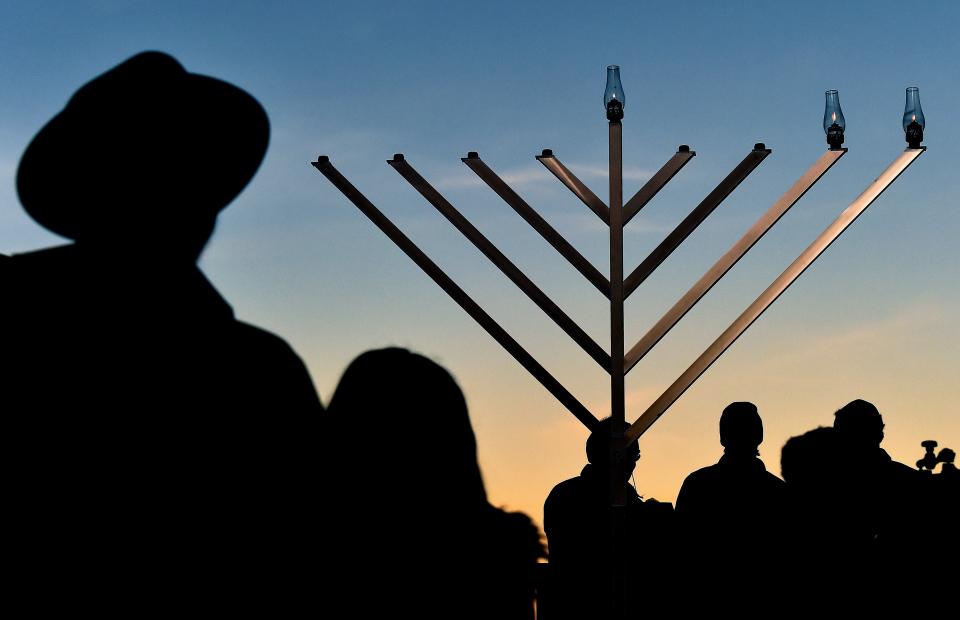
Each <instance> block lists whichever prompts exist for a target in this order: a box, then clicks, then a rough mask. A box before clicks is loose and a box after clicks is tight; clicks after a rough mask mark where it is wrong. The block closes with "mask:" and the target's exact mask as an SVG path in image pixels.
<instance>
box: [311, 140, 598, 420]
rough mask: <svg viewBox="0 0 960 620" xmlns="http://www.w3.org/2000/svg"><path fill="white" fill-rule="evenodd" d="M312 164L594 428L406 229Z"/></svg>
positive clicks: (333, 173)
mask: <svg viewBox="0 0 960 620" xmlns="http://www.w3.org/2000/svg"><path fill="white" fill-rule="evenodd" d="M311 163H312V165H313V166H314V167H315V168H316V169H317V170H319V171H320V172H321V173H323V175H324V176H325V177H327V179H328V180H329V181H330V182H331V183H333V185H334V187H336V188H337V189H338V190H340V192H341V193H342V194H343V195H344V196H346V197H347V198H348V199H349V200H350V202H352V203H353V204H354V205H355V206H356V207H357V208H358V209H360V211H361V212H362V213H363V214H364V215H366V216H367V217H368V218H369V219H370V221H371V222H373V223H374V225H376V226H377V228H379V229H380V230H381V231H383V233H384V234H385V235H387V237H389V238H390V240H391V241H393V242H394V243H395V244H396V245H397V247H399V248H400V249H401V250H402V251H403V252H404V254H406V255H407V256H409V257H410V259H411V260H412V261H413V262H414V263H416V264H417V266H418V267H420V269H422V270H423V271H424V273H426V274H427V275H428V276H430V278H431V279H432V280H433V281H434V282H436V283H437V284H438V285H439V286H440V288H442V289H443V290H444V291H445V292H446V293H447V295H449V296H450V297H451V298H452V299H453V300H454V301H455V302H457V304H458V305H459V306H460V307H461V308H463V309H464V310H465V311H466V313H467V314H469V315H470V316H471V317H473V319H474V320H475V321H476V322H477V323H479V324H480V326H481V327H482V328H483V329H485V330H486V331H487V333H488V334H490V335H491V336H492V337H493V339H494V340H496V341H497V342H499V343H500V345H501V346H502V347H503V348H504V349H506V350H507V352H508V353H510V355H512V356H513V357H514V359H516V360H517V362H519V363H520V365H521V366H523V367H524V368H525V369H526V370H527V372H529V373H530V374H531V375H533V377H534V378H535V379H536V380H537V381H539V382H540V384H541V385H543V387H545V388H546V389H547V391H549V392H550V393H551V394H553V395H554V396H555V397H556V398H557V400H559V401H560V402H561V403H562V404H563V405H564V406H565V407H566V408H567V409H569V410H570V413H572V414H573V415H574V416H575V417H576V418H577V419H578V420H580V422H582V423H583V424H584V426H586V427H587V428H589V429H593V428H594V427H595V426H596V424H597V418H596V417H595V416H594V415H593V414H592V413H590V411H589V410H588V409H587V408H586V407H584V406H583V404H582V403H580V401H579V400H577V398H576V397H575V396H574V395H573V394H571V393H570V392H569V391H567V389H566V388H564V387H563V385H561V384H560V382H559V381H557V380H556V379H555V378H554V377H553V375H551V374H550V372H549V371H548V370H547V369H546V368H544V367H543V366H541V365H540V363H539V362H537V360H536V359H534V358H533V356H532V355H530V354H529V353H527V351H526V350H525V349H524V348H523V347H522V346H521V345H520V344H519V343H518V342H517V341H516V340H514V339H513V338H512V337H511V336H510V334H508V333H507V332H506V330H504V329H503V328H502V327H500V325H499V324H498V323H497V322H496V321H495V320H493V318H492V317H491V316H490V315H489V314H487V313H486V312H485V311H484V310H483V308H481V307H480V306H479V305H478V304H477V303H476V302H475V301H474V300H473V299H472V298H471V297H470V296H469V295H468V294H467V293H466V291H464V290H463V289H462V288H460V287H459V286H458V285H457V283H456V282H454V281H453V280H451V279H450V277H449V276H447V274H446V273H444V271H443V270H442V269H440V267H439V266H437V264H436V263H434V262H433V261H432V260H430V258H429V257H428V256H427V255H426V254H424V253H423V251H422V250H421V249H420V248H419V247H417V245H416V244H415V243H414V242H413V241H411V240H410V239H409V238H408V237H407V236H406V235H405V234H403V232H402V231H401V230H400V229H399V228H397V227H396V225H394V223H393V222H391V221H390V219H389V218H387V216H385V215H384V214H383V213H381V212H380V210H379V209H377V208H376V207H375V206H374V205H373V203H371V202H370V201H369V200H367V198H366V196H364V195H363V194H361V193H360V191H359V190H358V189H357V188H356V187H354V186H353V184H351V183H350V181H348V180H347V179H346V177H344V176H343V175H342V174H340V171H338V170H337V169H336V168H335V167H334V166H333V164H331V163H330V159H329V158H328V157H326V156H323V155H321V156H320V157H318V158H317V161H316V162H311Z"/></svg>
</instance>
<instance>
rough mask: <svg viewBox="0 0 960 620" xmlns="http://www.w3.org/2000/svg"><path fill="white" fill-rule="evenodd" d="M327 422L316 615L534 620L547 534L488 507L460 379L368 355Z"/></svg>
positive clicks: (389, 354)
mask: <svg viewBox="0 0 960 620" xmlns="http://www.w3.org/2000/svg"><path fill="white" fill-rule="evenodd" d="M328 414H329V424H330V426H329V428H328V432H327V433H325V437H327V438H328V439H329V440H330V441H329V442H327V444H326V449H325V454H326V455H327V457H328V458H329V462H328V463H327V464H326V466H325V467H324V471H323V472H322V477H323V479H324V484H323V488H324V489H325V491H326V498H327V499H328V500H332V501H331V502H330V505H331V508H330V511H329V512H328V513H327V514H326V515H325V517H326V519H327V523H326V524H325V527H326V528H327V530H326V532H325V536H326V537H327V543H326V544H327V550H326V552H325V553H324V555H323V557H322V558H319V559H320V561H322V562H324V563H325V564H326V567H325V569H324V574H325V575H326V577H325V578H324V583H323V584H322V587H323V588H324V589H325V590H326V595H325V596H323V597H321V598H320V600H319V601H318V604H319V605H320V607H321V608H322V609H321V610H322V611H326V612H333V611H334V610H336V611H338V612H341V613H343V615H345V616H349V617H359V618H388V617H390V618H393V617H396V618H476V619H481V618H482V619H492V618H505V619H523V620H530V619H531V618H532V617H533V597H534V585H535V582H534V579H535V570H536V563H537V559H538V558H539V557H542V556H543V555H544V553H543V547H542V543H541V541H540V535H539V533H538V532H537V529H536V527H535V526H534V525H533V523H532V522H531V521H530V519H529V518H528V517H527V516H526V515H523V514H521V513H508V512H504V511H502V510H499V509H497V508H494V507H493V506H491V505H490V503H489V502H488V501H487V495H486V491H485V489H484V484H483V478H482V476H481V473H480V467H479V465H478V463H477V448H476V440H475V438H474V434H473V429H472V427H471V425H470V418H469V416H468V413H467V405H466V402H465V401H464V397H463V394H462V392H461V391H460V388H459V387H458V386H457V384H456V382H455V381H454V379H453V377H451V376H450V374H449V373H448V372H447V371H446V370H444V369H443V368H441V367H440V366H438V365H437V364H435V363H434V362H432V361H430V360H428V359H427V358H425V357H423V356H420V355H417V354H415V353H411V352H409V351H407V350H405V349H396V348H390V349H382V350H377V351H369V352H366V353H364V354H362V355H360V356H359V357H358V358H357V359H356V360H354V361H353V362H352V363H351V364H350V366H349V367H348V368H347V370H346V371H345V372H344V374H343V377H342V378H341V379H340V383H339V384H338V385H337V389H336V392H335V393H334V395H333V398H332V399H331V401H330V406H329V410H328ZM321 615H323V614H321Z"/></svg>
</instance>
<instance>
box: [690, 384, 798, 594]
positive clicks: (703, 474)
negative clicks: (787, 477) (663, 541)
mask: <svg viewBox="0 0 960 620" xmlns="http://www.w3.org/2000/svg"><path fill="white" fill-rule="evenodd" d="M761 443H763V421H762V420H761V419H760V414H759V413H758V412H757V407H756V405H754V404H753V403H747V402H737V403H732V404H730V405H728V406H727V407H726V408H725V409H724V410H723V413H722V414H721V415H720V444H721V445H722V446H723V456H722V457H720V461H719V462H717V464H715V465H710V466H709V467H704V468H703V469H699V470H697V471H695V472H693V473H692V474H690V475H689V476H687V479H686V480H684V482H683V486H682V487H681V488H680V493H679V495H678V496H677V520H678V522H679V524H680V527H681V528H682V529H681V532H682V534H681V536H682V538H683V540H684V543H685V545H686V547H687V549H688V552H689V553H690V555H691V556H692V557H691V560H692V562H693V563H694V564H700V563H704V564H705V565H709V564H710V563H711V562H717V561H727V560H728V559H729V558H732V557H740V558H743V559H744V560H745V561H744V563H743V567H742V569H741V570H740V571H737V574H744V573H753V576H754V577H756V576H757V575H759V571H769V569H770V564H769V563H770V560H771V559H772V558H773V555H774V553H779V552H780V551H781V550H780V543H781V542H782V533H783V531H784V529H785V527H784V523H783V516H784V515H783V508H784V499H785V489H784V483H783V481H782V480H780V479H779V478H777V477H776V476H774V475H773V474H771V473H770V472H768V471H767V469H766V467H765V466H764V464H763V461H761V460H760V459H759V458H757V457H758V455H759V452H758V450H757V448H758V447H759V446H760V444H761ZM701 574H702V573H701ZM709 574H710V579H713V580H715V582H717V583H721V582H723V581H725V580H728V579H731V578H732V575H731V574H724V573H723V572H722V571H721V572H718V573H709Z"/></svg>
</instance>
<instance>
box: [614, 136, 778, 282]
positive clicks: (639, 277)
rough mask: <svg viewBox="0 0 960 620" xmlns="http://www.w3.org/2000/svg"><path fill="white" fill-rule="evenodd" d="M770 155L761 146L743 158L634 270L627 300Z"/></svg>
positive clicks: (629, 277) (629, 279) (628, 278)
mask: <svg viewBox="0 0 960 620" xmlns="http://www.w3.org/2000/svg"><path fill="white" fill-rule="evenodd" d="M770 153H771V151H770V149H768V148H765V147H764V146H763V144H757V145H756V146H755V147H754V148H753V150H752V151H750V153H749V154H747V156H746V157H744V158H743V161H741V162H740V163H739V164H737V167H736V168H734V169H733V171H732V172H730V174H728V175H727V176H726V177H725V178H724V179H723V180H722V181H720V184H719V185H717V187H716V188H714V190H713V191H712V192H710V193H709V194H708V195H707V197H706V198H704V199H703V201H702V202H701V203H700V204H699V205H697V206H696V208H695V209H694V210H693V211H691V212H690V214H689V215H687V217H686V218H684V220H683V221H682V222H680V224H678V225H677V227H676V228H674V229H673V231H671V233H670V234H669V235H667V237H666V239H664V240H663V241H662V242H661V243H660V245H658V246H657V247H656V248H655V249H654V250H653V252H651V253H650V255H649V256H647V257H646V258H645V259H644V260H643V262H642V263H640V265H639V266H638V267H637V268H636V269H634V270H633V272H632V273H631V274H630V275H629V276H628V277H627V279H626V280H625V281H624V284H623V288H624V297H629V296H630V295H631V294H632V293H633V292H634V291H635V290H637V287H638V286H640V285H641V284H643V282H644V280H646V279H647V278H649V277H650V275H651V274H652V273H653V272H654V271H656V270H657V267H659V266H660V265H661V264H663V261H665V260H667V257H669V256H670V255H671V254H672V253H673V251H674V250H676V249H677V248H678V247H680V244H681V243H683V242H684V240H685V239H686V238H687V237H689V236H690V234H691V233H693V231H694V230H696V229H697V227H698V226H700V224H702V223H703V221H704V220H706V219H707V217H708V216H709V215H710V214H711V213H713V211H714V209H716V208H717V207H718V206H720V203H721V202H723V201H724V200H725V199H726V198H727V196H729V195H730V194H731V193H732V192H733V190H735V189H736V188H737V186H738V185H740V183H742V182H743V181H744V180H745V179H746V178H747V177H748V176H750V173H751V172H753V171H754V170H755V169H756V167H757V166H759V165H760V162H762V161H763V160H764V159H765V158H766V156H767V155H769V154H770Z"/></svg>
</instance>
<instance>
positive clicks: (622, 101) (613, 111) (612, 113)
mask: <svg viewBox="0 0 960 620" xmlns="http://www.w3.org/2000/svg"><path fill="white" fill-rule="evenodd" d="M626 103H627V98H626V96H625V95H624V94H623V84H621V83H620V67H619V66H617V65H610V66H609V67H607V88H606V89H605V90H604V91H603V107H604V108H605V109H606V110H607V119H608V120H611V121H619V120H620V119H622V118H623V108H624V106H625V105H626Z"/></svg>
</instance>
